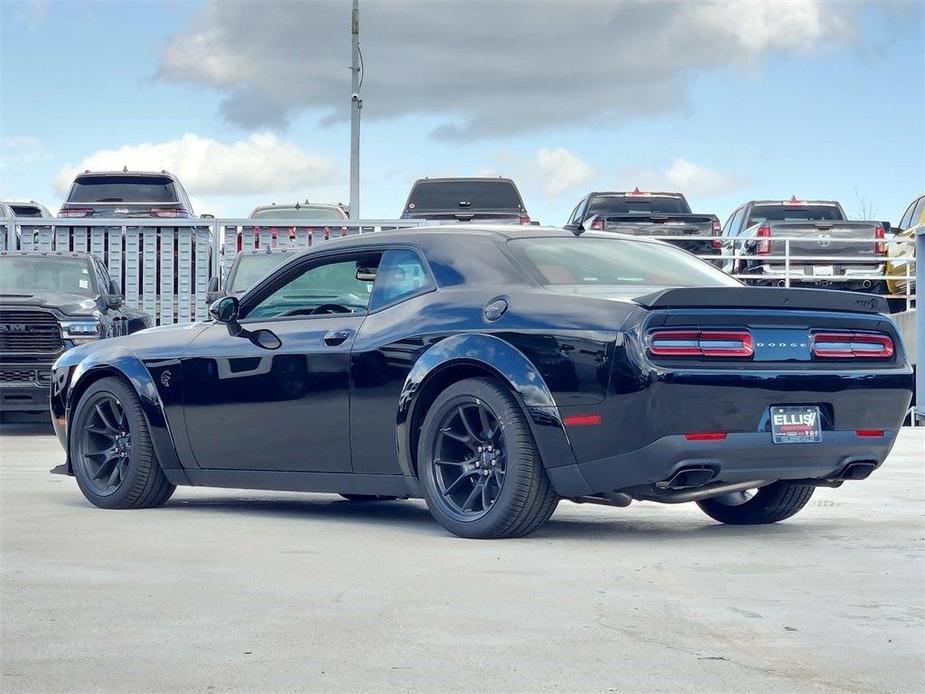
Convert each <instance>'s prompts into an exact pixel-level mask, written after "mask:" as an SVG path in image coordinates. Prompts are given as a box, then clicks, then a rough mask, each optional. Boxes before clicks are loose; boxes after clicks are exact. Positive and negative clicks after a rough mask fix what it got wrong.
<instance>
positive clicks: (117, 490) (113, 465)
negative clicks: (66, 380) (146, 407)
mask: <svg viewBox="0 0 925 694" xmlns="http://www.w3.org/2000/svg"><path fill="white" fill-rule="evenodd" d="M113 403H115V404H113ZM97 407H99V408H100V409H102V410H103V411H104V412H106V413H107V414H106V415H105V416H103V415H101V413H100V409H97ZM120 408H121V412H119V409H120ZM107 422H108V423H109V424H116V425H117V426H116V427H115V428H116V429H119V430H120V431H124V434H125V435H127V443H126V442H125V441H124V440H123V442H122V443H121V444H120V443H119V442H118V440H117V439H120V438H122V439H125V436H122V437H119V436H117V437H115V438H113V436H112V435H111V431H112V430H113V427H111V426H109V424H107ZM69 438H70V441H69V446H70V457H71V464H72V468H73V470H74V477H75V478H76V479H77V485H78V486H79V487H80V491H81V492H83V495H84V496H85V497H86V498H87V500H88V501H89V502H90V503H92V504H94V505H95V506H99V507H100V508H109V509H127V508H153V507H155V506H161V505H162V504H164V503H166V501H167V500H168V499H169V498H170V496H171V495H172V494H173V492H174V490H175V489H176V487H175V486H174V485H172V484H171V483H170V482H169V481H168V480H167V478H166V477H165V476H164V472H163V471H162V470H161V466H160V463H158V461H157V457H156V456H155V454H154V447H153V445H152V444H151V436H150V433H149V432H148V426H147V422H146V421H145V418H144V415H143V414H142V411H141V402H140V400H139V399H138V395H137V394H136V393H135V391H134V390H133V389H132V387H131V386H129V385H128V384H127V383H125V382H124V381H123V380H121V379H119V378H116V377H107V378H102V379H100V380H99V381H97V382H95V383H93V384H92V385H91V386H90V387H89V388H88V389H87V391H86V392H85V393H84V394H83V396H82V397H81V398H80V402H79V403H78V404H77V407H76V408H74V416H73V418H72V419H71V430H70V437H69ZM107 444H111V445H110V447H109V449H108V450H107V452H103V453H91V451H92V450H96V449H97V448H99V447H101V446H102V447H105V446H106V445H107ZM116 449H118V450H120V451H121V452H120V453H118V454H117V455H115V456H111V455H109V452H108V451H112V450H116ZM107 456H108V457H107ZM101 458H105V460H102V462H100V460H101ZM112 461H114V462H112Z"/></svg>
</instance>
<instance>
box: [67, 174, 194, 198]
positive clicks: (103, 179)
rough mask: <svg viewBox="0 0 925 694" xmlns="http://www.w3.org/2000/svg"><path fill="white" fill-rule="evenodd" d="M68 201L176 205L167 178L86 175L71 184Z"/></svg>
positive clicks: (174, 194) (174, 193) (172, 189)
mask: <svg viewBox="0 0 925 694" xmlns="http://www.w3.org/2000/svg"><path fill="white" fill-rule="evenodd" d="M67 201H68V202H158V203H175V202H177V201H178V198H177V192H176V190H175V189H174V185H173V181H172V180H171V179H170V178H169V177H167V176H86V177H83V178H78V179H77V180H76V181H74V186H73V187H72V188H71V194H70V195H69V196H68V199H67Z"/></svg>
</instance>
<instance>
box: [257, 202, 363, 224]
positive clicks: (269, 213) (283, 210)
mask: <svg viewBox="0 0 925 694" xmlns="http://www.w3.org/2000/svg"><path fill="white" fill-rule="evenodd" d="M251 219H308V220H310V221H313V222H330V221H335V220H337V221H340V220H343V219H347V215H346V214H344V212H343V211H342V210H341V209H340V208H339V207H327V206H320V205H319V206H317V207H312V206H310V205H300V206H299V207H266V208H264V209H261V210H256V211H255V212H254V214H253V215H251Z"/></svg>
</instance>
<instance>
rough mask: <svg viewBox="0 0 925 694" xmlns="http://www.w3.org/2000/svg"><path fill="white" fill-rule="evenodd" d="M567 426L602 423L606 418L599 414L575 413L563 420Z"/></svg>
mask: <svg viewBox="0 0 925 694" xmlns="http://www.w3.org/2000/svg"><path fill="white" fill-rule="evenodd" d="M562 421H563V422H564V423H565V426H567V427H588V426H594V425H595V424H600V423H601V422H603V421H604V418H603V417H601V416H600V415H599V414H573V415H569V416H568V417H565V418H564V419H563V420H562Z"/></svg>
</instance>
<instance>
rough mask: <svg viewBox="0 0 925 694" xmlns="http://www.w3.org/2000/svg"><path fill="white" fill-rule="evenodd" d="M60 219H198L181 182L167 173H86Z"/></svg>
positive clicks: (73, 186)
mask: <svg viewBox="0 0 925 694" xmlns="http://www.w3.org/2000/svg"><path fill="white" fill-rule="evenodd" d="M58 216H59V217H167V218H178V217H180V218H188V217H194V216H195V215H194V214H193V205H192V203H190V200H189V196H187V194H186V191H185V190H184V189H183V186H182V184H181V183H180V180H179V179H178V178H177V177H176V176H174V175H173V174H171V173H168V172H167V171H161V172H160V173H153V172H146V171H129V170H128V169H123V170H122V171H116V172H114V171H102V172H90V171H84V172H83V173H82V174H78V176H77V178H75V179H74V183H72V184H71V189H70V191H69V192H68V194H67V200H65V202H64V204H63V205H62V206H61V210H60V211H59V212H58Z"/></svg>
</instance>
